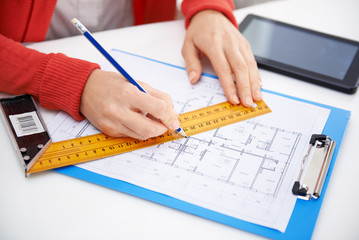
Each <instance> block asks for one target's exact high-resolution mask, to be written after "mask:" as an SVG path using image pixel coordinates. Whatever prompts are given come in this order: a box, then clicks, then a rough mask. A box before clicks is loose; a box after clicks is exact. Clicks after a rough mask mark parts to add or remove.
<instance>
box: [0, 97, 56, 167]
mask: <svg viewBox="0 0 359 240" xmlns="http://www.w3.org/2000/svg"><path fill="white" fill-rule="evenodd" d="M1 113H2V114H1ZM0 116H2V117H3V120H4V122H5V126H6V127H7V130H8V133H9V135H10V138H11V139H12V142H13V145H14V147H15V150H16V152H17V155H18V157H19V160H20V162H21V164H22V165H23V167H24V170H25V173H26V172H27V171H28V170H29V169H30V168H31V167H32V166H33V165H34V164H35V162H36V161H37V160H38V159H39V158H40V156H41V155H42V154H43V153H44V152H45V151H46V149H47V148H48V147H49V146H50V145H51V143H52V141H51V137H50V135H49V133H48V131H47V128H46V125H45V123H44V121H43V119H42V118H41V115H40V112H39V111H38V109H37V106H36V104H35V102H34V100H33V98H32V97H31V96H30V95H19V96H13V97H9V98H2V99H0Z"/></svg>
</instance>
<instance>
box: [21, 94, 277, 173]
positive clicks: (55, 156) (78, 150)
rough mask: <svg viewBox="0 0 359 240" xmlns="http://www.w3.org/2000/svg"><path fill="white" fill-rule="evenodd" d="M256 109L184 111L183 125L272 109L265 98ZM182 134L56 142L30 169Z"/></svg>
mask: <svg viewBox="0 0 359 240" xmlns="http://www.w3.org/2000/svg"><path fill="white" fill-rule="evenodd" d="M257 104H258V105H257V107H256V108H254V109H248V108H244V107H243V106H238V105H237V106H234V105H231V104H230V103H228V102H224V103H220V104H216V105H213V106H209V107H205V108H202V109H197V110H194V111H191V112H187V113H183V114H181V119H180V122H181V126H182V128H183V130H184V131H185V132H186V134H187V135H188V136H192V135H195V134H198V133H202V132H205V131H209V130H213V129H216V128H219V127H223V126H226V125H229V124H232V123H235V122H239V121H242V120H246V119H249V118H252V117H255V116H259V115H262V114H265V113H268V112H270V111H271V110H270V109H269V107H268V106H267V105H266V104H265V103H264V102H263V101H261V102H259V103H257ZM179 138H181V136H180V135H178V134H177V133H175V132H174V131H168V132H166V133H165V134H163V135H160V136H157V137H152V138H149V139H147V140H137V139H132V138H113V137H108V136H106V135H104V134H103V133H99V134H95V135H91V136H85V137H80V138H75V139H71V140H65V141H62V142H55V143H53V144H52V145H51V146H50V148H49V149H48V151H46V152H45V153H44V155H43V156H42V157H41V158H40V159H39V160H38V161H37V162H36V163H35V165H34V166H33V167H32V168H31V169H30V170H29V171H28V172H27V173H34V172H39V171H44V170H49V169H52V168H56V167H62V166H67V165H73V164H78V163H83V162H87V161H91V160H96V159H100V158H104V157H109V156H113V155H117V154H121V153H125V152H129V151H132V150H137V149H141V148H144V147H149V146H153V145H157V144H160V143H165V142H169V141H173V140H175V139H179Z"/></svg>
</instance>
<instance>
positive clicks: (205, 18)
mask: <svg viewBox="0 0 359 240" xmlns="http://www.w3.org/2000/svg"><path fill="white" fill-rule="evenodd" d="M200 53H203V54H204V55H206V56H207V57H208V58H209V60H210V62H211V64H212V66H213V68H214V70H215V72H216V73H217V75H218V77H219V80H220V82H221V84H222V87H223V91H224V93H225V95H226V97H227V99H228V101H229V102H231V103H232V104H238V103H239V102H240V103H241V104H243V105H244V106H246V107H252V106H253V101H259V100H261V99H262V95H261V81H260V76H259V71H258V68H257V64H256V62H255V59H254V56H253V53H252V51H251V48H250V45H249V43H248V41H247V40H246V39H245V38H244V37H243V36H242V35H241V34H240V32H239V31H238V29H237V28H235V27H234V25H233V24H232V23H231V22H230V21H228V19H227V18H226V17H225V16H223V14H221V13H219V12H216V11H212V10H203V11H200V12H199V13H197V14H196V15H195V16H194V17H192V19H191V23H190V25H189V27H188V29H187V33H186V38H185V42H184V44H183V48H182V54H183V57H184V59H185V61H186V70H187V72H188V74H189V75H190V74H191V70H192V69H195V68H196V66H197V65H200V64H199V63H198V61H199V57H198V56H199V54H200ZM198 79H199V78H198ZM198 79H195V80H194V82H196V81H198ZM234 81H235V82H234Z"/></svg>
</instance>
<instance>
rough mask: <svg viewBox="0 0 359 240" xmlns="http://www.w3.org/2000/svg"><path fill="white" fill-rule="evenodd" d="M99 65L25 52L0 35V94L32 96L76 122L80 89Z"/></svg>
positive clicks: (34, 51) (44, 105)
mask: <svg viewBox="0 0 359 240" xmlns="http://www.w3.org/2000/svg"><path fill="white" fill-rule="evenodd" d="M96 68H100V67H99V65H98V64H95V63H90V62H87V61H83V60H80V59H75V58H69V57H67V56H65V55H63V54H60V53H58V54H53V53H52V54H44V53H40V52H38V51H36V50H33V49H28V48H26V47H24V46H23V45H21V44H20V43H18V42H15V41H13V40H11V39H8V38H6V37H4V36H3V35H1V34H0V91H1V92H7V93H10V94H25V93H27V94H31V95H33V96H34V97H35V98H37V99H38V100H39V101H40V104H41V106H43V107H44V108H49V109H56V110H64V111H66V112H67V113H69V114H70V115H71V116H72V117H73V118H75V119H76V120H81V119H83V118H84V117H83V116H82V115H81V114H80V112H79V107H80V100H81V94H82V90H83V88H84V86H85V83H86V81H87V78H88V77H89V75H90V74H91V72H92V71H93V70H94V69H96Z"/></svg>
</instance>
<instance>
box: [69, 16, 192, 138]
mask: <svg viewBox="0 0 359 240" xmlns="http://www.w3.org/2000/svg"><path fill="white" fill-rule="evenodd" d="M71 23H72V24H73V25H74V26H75V27H76V28H77V29H78V30H79V31H80V33H81V34H83V35H84V36H85V37H86V38H87V40H89V41H90V42H91V43H92V45H94V46H95V48H97V50H98V51H99V52H100V53H102V55H103V56H104V57H105V58H106V59H107V60H108V61H109V62H110V63H111V64H112V65H113V66H114V67H115V68H116V69H117V70H118V71H119V72H120V73H121V74H122V75H123V76H124V77H125V78H126V79H127V81H129V82H130V83H131V84H133V85H135V86H136V87H137V88H138V89H139V90H140V91H142V92H144V93H147V94H148V92H146V90H145V89H144V88H143V87H142V86H141V85H140V84H139V83H138V82H137V81H136V80H135V79H133V78H132V77H131V76H130V75H129V74H128V73H127V72H126V71H125V69H123V68H122V67H121V66H120V64H118V63H117V62H116V60H115V59H114V58H113V57H112V56H111V55H110V54H109V53H108V52H107V51H106V50H105V49H104V48H103V47H102V46H101V45H100V44H99V43H98V42H97V41H96V39H95V38H94V37H93V36H92V34H91V33H90V32H89V31H88V30H87V28H86V27H85V26H84V25H83V24H82V23H81V22H80V21H79V20H78V19H76V18H73V19H72V20H71ZM176 132H177V133H179V134H181V135H182V136H183V137H187V135H186V133H185V132H184V131H183V129H182V128H181V127H179V128H178V129H176Z"/></svg>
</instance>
